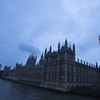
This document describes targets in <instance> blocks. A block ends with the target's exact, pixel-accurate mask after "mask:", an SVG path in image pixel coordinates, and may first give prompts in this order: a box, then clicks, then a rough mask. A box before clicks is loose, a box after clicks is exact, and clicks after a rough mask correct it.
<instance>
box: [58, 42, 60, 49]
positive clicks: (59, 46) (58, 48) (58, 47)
mask: <svg viewBox="0 0 100 100" xmlns="http://www.w3.org/2000/svg"><path fill="white" fill-rule="evenodd" d="M59 50H60V42H59V43H58V51H59Z"/></svg>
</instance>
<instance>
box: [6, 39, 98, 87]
mask: <svg viewBox="0 0 100 100" xmlns="http://www.w3.org/2000/svg"><path fill="white" fill-rule="evenodd" d="M4 72H5V73H6V72H8V71H7V70H6V68H5V69H4ZM7 75H8V74H7ZM8 76H9V77H14V78H19V79H22V80H26V81H31V82H37V83H41V85H44V86H48V87H50V86H54V87H62V88H70V87H78V86H95V85H97V83H99V82H100V67H98V64H97V63H96V65H95V66H92V65H90V64H88V63H86V62H85V61H84V62H82V60H81V61H80V62H79V59H78V60H77V61H75V45H74V44H73V46H72V48H71V47H68V44H67V40H65V44H64V45H63V46H60V43H58V50H57V51H52V47H50V49H49V51H47V49H45V52H44V56H43V54H42V55H41V58H40V61H39V63H38V64H36V57H34V56H29V58H28V60H27V62H26V65H25V66H22V64H18V63H17V64H16V67H15V68H14V69H13V70H9V75H8Z"/></svg>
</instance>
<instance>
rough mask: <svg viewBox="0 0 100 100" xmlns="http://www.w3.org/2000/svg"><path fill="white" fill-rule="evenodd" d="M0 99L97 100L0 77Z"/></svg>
mask: <svg viewBox="0 0 100 100" xmlns="http://www.w3.org/2000/svg"><path fill="white" fill-rule="evenodd" d="M0 100H98V99H95V98H90V97H83V96H78V95H72V94H62V93H58V92H53V91H50V90H46V89H41V88H38V87H32V86H28V85H23V84H19V83H15V82H11V81H7V80H3V79H0Z"/></svg>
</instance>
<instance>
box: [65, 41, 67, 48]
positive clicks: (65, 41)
mask: <svg viewBox="0 0 100 100" xmlns="http://www.w3.org/2000/svg"><path fill="white" fill-rule="evenodd" d="M65 47H67V39H66V40H65Z"/></svg>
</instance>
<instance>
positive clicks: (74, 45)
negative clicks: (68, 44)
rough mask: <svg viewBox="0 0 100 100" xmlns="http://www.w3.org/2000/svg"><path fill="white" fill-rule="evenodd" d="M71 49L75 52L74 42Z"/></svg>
mask: <svg viewBox="0 0 100 100" xmlns="http://www.w3.org/2000/svg"><path fill="white" fill-rule="evenodd" d="M73 51H74V52H75V44H73Z"/></svg>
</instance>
